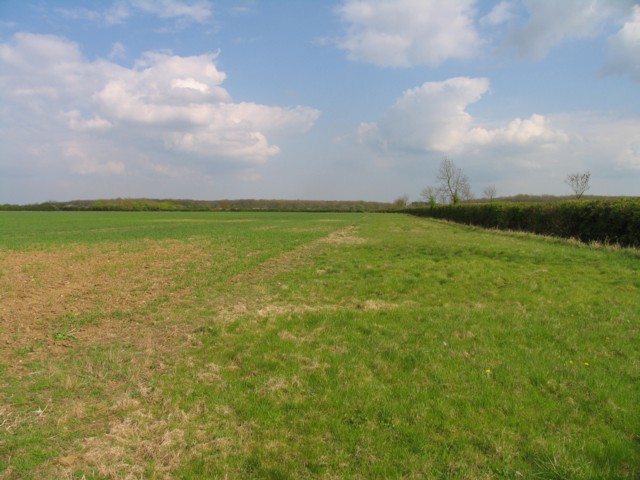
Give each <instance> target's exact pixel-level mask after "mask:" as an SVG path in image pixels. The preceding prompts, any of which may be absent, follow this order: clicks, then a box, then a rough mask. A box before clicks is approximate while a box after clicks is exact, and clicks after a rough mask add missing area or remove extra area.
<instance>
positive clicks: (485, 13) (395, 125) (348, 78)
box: [0, 0, 640, 204]
mask: <svg viewBox="0 0 640 480" xmlns="http://www.w3.org/2000/svg"><path fill="white" fill-rule="evenodd" d="M445 157H446V158H449V159H451V160H453V161H454V163H455V164H456V166H458V167H459V168H461V169H462V170H463V171H464V173H465V174H466V175H467V177H468V178H469V181H470V183H471V187H472V191H473V193H474V194H475V195H476V197H482V195H483V194H482V192H483V189H484V188H486V187H487V186H491V185H493V186H495V188H496V191H497V195H498V196H506V195H515V194H519V193H522V194H532V195H538V194H551V195H565V194H570V193H571V190H570V188H569V187H568V186H567V185H566V183H565V179H566V177H567V175H568V174H570V173H575V172H586V171H589V172H591V183H590V185H591V189H590V190H589V191H588V192H587V193H588V194H594V195H640V2H639V1H633V0H562V1H558V0H477V1H476V0H335V1H329V0H326V1H319V0H295V1H294V0H225V1H223V0H219V1H206V0H111V1H109V0H101V1H97V0H85V1H71V0H66V1H65V0H56V1H49V2H47V1H44V0H33V1H32V0H0V203H13V204H25V203H36V202H44V201H65V200H74V199H98V198H116V197H128V198H139V197H148V198H183V199H184V198H188V199H199V200H215V199H223V198H228V199H239V198H255V199H260V198H278V199H318V200H323V199H324V200H329V199H330V200H373V201H393V200H394V199H396V198H398V197H400V196H402V195H408V196H409V198H410V200H419V198H420V193H421V191H422V190H423V189H424V188H425V187H427V186H430V185H434V184H435V183H436V176H437V171H438V166H439V164H440V162H441V160H442V159H443V158H445Z"/></svg>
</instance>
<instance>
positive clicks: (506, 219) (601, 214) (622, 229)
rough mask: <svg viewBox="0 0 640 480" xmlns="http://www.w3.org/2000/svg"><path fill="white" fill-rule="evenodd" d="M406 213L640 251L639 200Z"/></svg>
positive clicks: (420, 209) (489, 205)
mask: <svg viewBox="0 0 640 480" xmlns="http://www.w3.org/2000/svg"><path fill="white" fill-rule="evenodd" d="M403 212H404V213H408V214H411V215H417V216H421V217H432V218H441V219H445V220H451V221H454V222H458V223H465V224H469V225H478V226H481V227H485V228H498V229H502V230H520V231H526V232H532V233H538V234H542V235H553V236H558V237H566V238H577V239H579V240H581V241H583V242H592V241H598V242H603V243H617V244H620V245H623V246H634V247H640V199H638V198H624V199H616V200H586V201H577V200H574V201H566V202H560V203H542V204H540V203H537V204H514V203H500V202H496V203H482V204H480V203H478V204H458V205H436V206H433V207H418V208H408V209H405V210H403Z"/></svg>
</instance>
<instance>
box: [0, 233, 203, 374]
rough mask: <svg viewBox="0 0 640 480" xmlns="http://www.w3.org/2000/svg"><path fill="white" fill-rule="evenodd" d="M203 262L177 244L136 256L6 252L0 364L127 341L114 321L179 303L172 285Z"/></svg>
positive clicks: (76, 250)
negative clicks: (165, 300)
mask: <svg viewBox="0 0 640 480" xmlns="http://www.w3.org/2000/svg"><path fill="white" fill-rule="evenodd" d="M203 257H204V255H203V253H202V249H199V248H197V246H195V245H191V244H187V243H185V242H177V241H162V242H154V241H146V242H145V245H144V248H143V249H141V250H139V251H123V250H122V248H120V247H119V246H118V245H112V246H105V245H101V246H80V245H76V246H73V247H71V248H67V249H58V250H48V251H29V252H15V251H11V252H7V253H6V254H5V255H3V256H2V257H0V272H1V275H0V332H1V334H2V338H3V340H2V342H0V362H3V363H6V364H7V365H14V366H19V364H20V363H21V360H22V359H23V358H28V359H29V360H32V359H34V357H37V356H42V355H45V356H46V355H50V354H51V353H52V352H55V351H56V350H59V349H64V348H65V347H68V346H70V344H69V342H72V341H81V342H83V343H93V342H97V341H104V340H105V339H110V338H111V339H112V338H114V337H115V336H119V337H121V338H122V337H125V340H126V337H130V336H135V334H136V333H137V332H134V331H132V328H131V327H132V326H131V325H129V326H128V328H127V329H123V328H121V327H122V322H123V320H122V317H123V315H122V313H123V312H125V313H132V312H135V311H136V310H139V309H141V308H143V307H145V306H147V305H148V304H150V303H151V302H155V301H157V300H158V299H160V298H161V297H162V296H168V297H176V300H179V298H180V296H182V295H184V294H185V292H184V291H182V290H180V289H179V288H178V285H177V284H176V280H177V278H178V277H179V276H180V275H181V274H183V273H184V272H185V271H186V269H187V268H188V267H189V265H190V264H191V263H192V262H194V261H199V262H206V258H203ZM56 336H57V338H56ZM18 357H20V358H18Z"/></svg>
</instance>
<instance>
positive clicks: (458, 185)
mask: <svg viewBox="0 0 640 480" xmlns="http://www.w3.org/2000/svg"><path fill="white" fill-rule="evenodd" d="M436 178H437V180H438V182H439V184H438V190H439V191H440V192H441V193H442V195H443V196H444V197H445V198H446V199H447V201H448V202H449V203H458V202H460V201H461V200H470V199H472V198H473V193H471V185H470V184H469V180H468V179H467V176H466V175H465V174H464V172H463V171H462V169H460V168H457V167H456V165H455V163H453V160H450V159H449V158H447V157H444V158H443V159H442V162H440V169H439V170H438V176H437V177H436Z"/></svg>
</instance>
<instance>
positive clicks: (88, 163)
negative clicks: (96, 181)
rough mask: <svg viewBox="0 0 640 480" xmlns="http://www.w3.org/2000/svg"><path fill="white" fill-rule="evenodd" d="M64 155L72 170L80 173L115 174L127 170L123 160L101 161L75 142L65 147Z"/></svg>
mask: <svg viewBox="0 0 640 480" xmlns="http://www.w3.org/2000/svg"><path fill="white" fill-rule="evenodd" d="M62 155H63V156H64V157H65V158H66V159H67V160H68V162H69V164H70V170H71V172H72V173H75V174H78V175H91V174H98V175H114V174H122V173H124V171H125V165H124V163H123V162H113V161H108V162H100V161H99V160H97V159H96V158H93V157H92V156H91V155H90V154H89V153H87V152H86V151H85V150H84V149H83V148H82V147H80V146H79V145H77V144H75V143H72V144H70V145H67V146H66V147H64V148H63V151H62Z"/></svg>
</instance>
